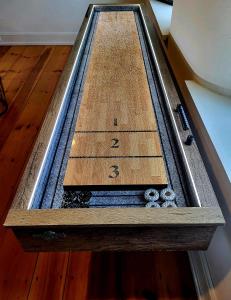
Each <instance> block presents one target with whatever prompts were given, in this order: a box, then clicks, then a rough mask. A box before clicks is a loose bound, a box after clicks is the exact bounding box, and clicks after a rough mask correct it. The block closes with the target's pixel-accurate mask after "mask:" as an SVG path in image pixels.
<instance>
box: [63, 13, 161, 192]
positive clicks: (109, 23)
mask: <svg viewBox="0 0 231 300" xmlns="http://www.w3.org/2000/svg"><path fill="white" fill-rule="evenodd" d="M92 43H93V47H92V51H91V56H90V60H89V65H88V70H87V75H86V79H85V83H84V89H83V96H82V102H81V105H80V111H79V116H78V119H77V122H76V132H75V135H74V138H73V141H72V147H71V151H70V157H69V160H68V165H67V170H66V175H65V179H64V187H74V186H90V185H155V184H157V185H166V184H167V176H166V170H165V165H164V160H163V156H162V155H163V154H162V149H161V145H160V138H159V133H158V128H157V123H156V118H155V114H154V110H153V104H152V99H151V94H150V90H149V85H148V80H147V75H146V70H145V66H144V62H143V57H142V50H141V46H140V41H139V35H138V31H137V27H136V21H135V16H134V13H133V12H131V11H130V12H129V11H119V12H101V13H100V14H99V18H98V23H97V26H96V30H95V35H94V39H93V42H92Z"/></svg>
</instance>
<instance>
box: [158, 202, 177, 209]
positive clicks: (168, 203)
mask: <svg viewBox="0 0 231 300" xmlns="http://www.w3.org/2000/svg"><path fill="white" fill-rule="evenodd" d="M161 207H163V208H171V207H173V208H175V207H177V205H176V204H175V202H174V201H165V202H164V203H163V204H162V205H161Z"/></svg>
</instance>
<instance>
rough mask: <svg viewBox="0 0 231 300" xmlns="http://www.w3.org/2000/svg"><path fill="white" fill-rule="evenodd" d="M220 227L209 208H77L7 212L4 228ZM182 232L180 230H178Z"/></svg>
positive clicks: (219, 220) (215, 212) (214, 211)
mask: <svg viewBox="0 0 231 300" xmlns="http://www.w3.org/2000/svg"><path fill="white" fill-rule="evenodd" d="M219 224H220V225H222V224H223V217H222V213H221V211H220V209H218V208H213V207H203V208H201V207H178V208H169V209H163V208H153V209H149V208H145V207H139V208H132V207H130V208H102V209H99V208H91V209H89V208H81V209H74V208H73V209H61V208H60V209H33V210H23V209H11V210H10V211H9V214H8V218H7V220H6V221H5V223H4V225H5V226H14V227H30V226H31V227H35V226H36V227H42V226H48V225H50V226H58V225H60V226H89V227H91V226H96V225H98V226H109V227H110V226H113V225H119V226H125V225H127V226H129V225H133V226H141V225H145V226H150V225H168V226H174V225H175V226H179V225H185V227H187V226H195V225H205V226H209V225H219ZM182 227H183V228H184V226H182Z"/></svg>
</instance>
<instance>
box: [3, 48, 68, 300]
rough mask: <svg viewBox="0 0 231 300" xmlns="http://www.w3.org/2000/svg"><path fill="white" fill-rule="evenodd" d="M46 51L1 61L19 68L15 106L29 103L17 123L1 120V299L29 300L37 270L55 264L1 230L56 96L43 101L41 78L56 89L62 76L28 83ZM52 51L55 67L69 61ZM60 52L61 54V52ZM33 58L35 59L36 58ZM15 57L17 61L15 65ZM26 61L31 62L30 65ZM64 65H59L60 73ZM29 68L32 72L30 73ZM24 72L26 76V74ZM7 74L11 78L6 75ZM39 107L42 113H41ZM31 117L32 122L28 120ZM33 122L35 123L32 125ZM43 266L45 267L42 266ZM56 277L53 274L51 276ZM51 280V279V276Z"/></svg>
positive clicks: (11, 52) (11, 89)
mask: <svg viewBox="0 0 231 300" xmlns="http://www.w3.org/2000/svg"><path fill="white" fill-rule="evenodd" d="M22 48H23V49H24V50H23V49H22ZM47 48H49V47H47V46H41V47H40V46H39V48H38V47H37V46H35V47H34V48H33V47H30V46H28V47H22V46H21V47H9V48H8V50H7V51H5V52H4V56H3V57H1V58H0V69H1V70H3V68H4V70H6V66H9V69H12V68H16V67H17V72H13V74H14V79H13V81H14V83H13V82H12V84H11V83H10V84H9V85H8V88H7V91H8V93H9V95H12V99H14V100H13V102H14V104H15V105H17V106H18V107H20V103H22V102H21V101H25V100H27V101H26V102H25V103H24V104H23V105H25V106H23V107H21V110H19V111H18V119H17V120H12V119H11V118H9V117H6V118H4V121H2V120H3V119H1V121H2V123H1V128H2V126H4V128H6V130H7V132H8V133H9V135H8V138H5V139H3V140H2V141H3V145H2V149H1V150H0V161H1V166H2V167H1V168H0V179H1V180H0V197H1V199H2V201H1V202H0V224H1V225H0V242H1V243H0V266H1V267H0V299H9V300H11V299H12V300H14V299H20V300H25V299H28V294H29V291H30V290H31V289H33V288H34V286H35V285H33V288H32V287H31V283H32V282H34V281H35V280H36V277H34V281H33V276H34V271H35V266H36V265H37V268H42V269H45V264H46V263H48V264H49V260H52V258H49V259H47V261H46V262H45V261H41V260H40V261H39V262H37V258H38V254H37V253H36V252H34V253H26V252H24V251H23V250H22V248H21V246H20V245H19V243H18V241H17V240H16V238H15V236H14V234H13V233H12V232H11V231H10V230H6V228H3V226H2V223H3V221H4V219H5V216H6V213H7V209H8V208H9V206H10V205H11V202H12V198H13V196H14V194H15V191H16V188H17V185H18V181H19V179H20V176H21V174H22V171H23V169H24V166H25V163H26V162H27V160H28V154H30V152H31V150H32V146H33V144H34V142H35V138H36V136H37V133H38V130H39V128H40V127H41V123H42V121H43V119H44V115H45V113H46V111H47V108H48V106H49V104H50V99H51V96H52V93H53V90H52V89H50V90H49V91H47V95H46V97H44V94H43V93H42V90H43V87H44V85H43V84H42V81H41V78H42V77H43V78H44V79H43V80H49V79H50V80H52V82H51V81H50V82H49V84H50V85H51V86H52V87H53V88H54V87H55V85H56V82H57V79H58V78H59V75H60V74H59V73H60V72H54V71H56V70H57V69H56V68H55V69H54V68H53V69H52V66H51V65H50V67H48V68H47V69H46V70H47V72H44V71H42V72H41V73H40V72H37V74H36V75H35V76H34V77H33V76H31V77H32V78H33V80H32V78H31V80H29V78H28V81H27V80H26V78H27V76H28V72H29V73H31V72H33V70H34V68H36V62H37V61H39V60H40V58H41V55H39V52H40V54H42V53H44V52H45V51H46V49H47ZM0 49H1V47H0ZM26 49H27V50H26ZM50 49H51V51H50V52H51V55H52V56H53V59H54V60H56V63H58V64H59V62H60V58H59V56H62V57H63V58H62V59H63V61H62V63H63V65H64V64H65V60H66V59H67V57H68V54H69V51H70V47H61V46H59V47H56V46H51V47H50ZM58 49H60V50H62V51H58ZM19 50H20V53H21V54H22V52H23V53H24V54H22V55H21V54H20V55H19V54H18V52H19ZM25 53H26V54H29V53H30V54H31V57H30V58H28V59H27V58H25V57H24V58H23V55H25ZM33 53H34V54H33ZM61 53H62V54H61ZM16 54H17V55H16ZM32 54H33V55H35V56H34V57H33V58H32V56H33V55H32ZM59 54H60V55H59ZM37 55H38V57H37ZM16 56H17V57H16ZM12 57H14V58H15V60H14V62H13V65H12ZM50 57H51V56H50V55H49V56H47V57H46V58H45V59H44V60H43V62H41V60H40V62H41V67H42V68H43V67H44V66H45V64H47V63H48V58H50ZM8 60H9V61H8ZM22 61H24V62H25V64H22V63H21V62H22ZM26 61H28V64H27V63H26ZM29 61H30V63H29ZM58 64H57V65H58ZM63 65H61V64H60V69H61V70H62V68H63ZM27 68H30V70H28V69H27ZM49 69H50V72H51V73H53V72H54V73H56V74H57V76H56V77H55V76H54V77H53V78H50V77H48V74H50V73H49V72H48V70H49ZM24 71H25V74H23V73H24ZM5 74H6V76H8V75H7V74H8V73H7V71H6V72H5ZM21 80H22V81H24V80H25V85H26V84H28V86H27V88H26V89H24V92H23V94H21V97H23V99H21V98H20V97H18V96H17V95H18V92H17V89H16V83H17V85H19V84H20V82H22V81H21ZM26 81H27V82H26ZM22 89H23V87H22ZM35 91H37V92H36V95H37V96H36V97H37V99H36V98H35V97H34V98H31V97H32V95H33V93H35ZM39 91H40V92H39ZM19 93H20V92H19ZM41 99H44V102H43V101H41ZM36 102H37V105H36ZM39 105H40V108H41V110H40V109H38V106H39ZM30 117H31V119H29V118H30ZM30 122H33V125H32V123H30ZM30 124H31V125H30ZM9 179H10V180H9ZM51 257H52V254H51ZM43 264H44V266H42V265H43ZM53 275H54V273H53V274H52V276H53ZM48 276H51V275H49V274H48ZM50 282H52V277H50ZM40 285H41V286H42V285H43V284H42V283H41V284H40ZM30 299H31V298H30ZM35 299H36V298H35ZM37 299H38V298H37ZM40 299H41V298H40ZM49 299H51V298H49ZM53 299H55V298H53Z"/></svg>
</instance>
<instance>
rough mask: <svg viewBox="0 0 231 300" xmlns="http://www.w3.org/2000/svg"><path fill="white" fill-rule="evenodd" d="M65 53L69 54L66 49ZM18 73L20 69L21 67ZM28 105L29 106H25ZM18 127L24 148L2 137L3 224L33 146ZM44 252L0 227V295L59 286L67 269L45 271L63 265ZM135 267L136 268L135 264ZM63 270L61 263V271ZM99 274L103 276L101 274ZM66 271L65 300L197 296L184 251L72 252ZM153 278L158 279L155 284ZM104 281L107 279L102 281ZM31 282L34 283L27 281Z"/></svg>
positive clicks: (11, 298) (31, 137) (0, 212)
mask: <svg viewBox="0 0 231 300" xmlns="http://www.w3.org/2000/svg"><path fill="white" fill-rule="evenodd" d="M3 48H4V51H3V52H4V55H5V53H6V52H7V51H8V50H9V49H11V53H14V52H15V49H17V47H7V51H6V49H5V47H3ZM1 49H2V47H0V53H2V50H1ZM44 50H45V47H44ZM67 55H68V53H66V56H67ZM5 59H6V58H5ZM1 64H2V60H0V68H1ZM20 72H21V73H23V72H24V68H23V65H22V68H21V70H20ZM41 76H43V74H41ZM39 84H40V83H39V82H38V85H39ZM9 89H10V88H9ZM9 92H10V90H9ZM12 95H13V93H12ZM38 97H39V96H38ZM16 101H17V100H16ZM27 106H28V104H26V107H27ZM48 106H49V102H48V103H46V108H48ZM29 110H30V111H31V112H32V113H33V112H34V111H35V107H32V106H30V109H29ZM44 114H45V113H44V112H43V115H38V114H37V115H35V116H34V119H36V120H37V122H38V123H37V127H39V126H40V125H41V122H42V120H43V118H44ZM20 115H21V113H20ZM8 125H9V126H11V124H10V122H8ZM14 128H15V125H14V126H11V130H13V129H14ZM22 130H23V131H25V132H26V133H27V135H26V141H27V142H26V145H25V139H20V140H19V141H18V144H17V147H18V149H20V148H21V147H22V146H23V145H24V147H26V148H24V150H23V151H15V149H14V148H15V143H14V142H13V139H12V138H10V136H11V132H10V133H9V138H8V139H7V140H5V141H4V144H5V145H4V148H5V147H6V148H7V149H8V150H7V152H5V155H4V157H5V159H6V160H7V163H6V164H5V167H4V168H1V169H0V177H1V178H4V177H5V178H10V180H5V179H4V185H1V189H0V193H1V202H0V203H1V204H0V216H1V224H2V223H3V220H4V218H5V215H6V211H7V208H9V206H10V204H11V201H12V197H13V195H14V193H15V190H16V188H17V185H18V181H19V178H20V175H21V173H22V171H23V168H24V165H25V163H26V161H27V159H28V153H30V152H31V150H32V149H31V145H33V142H34V140H35V135H34V133H33V132H34V128H26V127H23V128H22ZM0 153H1V150H0ZM6 170H7V172H6ZM0 184H1V182H0ZM118 255H119V256H118ZM48 256H49V257H47V256H46V259H45V256H43V258H42V259H39V261H38V262H37V257H38V255H37V253H26V252H24V251H23V250H22V248H21V247H20V245H19V243H18V241H17V240H16V238H15V236H14V235H13V233H12V232H11V231H10V230H6V228H3V227H2V226H0V266H1V268H0V299H9V300H15V299H20V300H26V299H28V295H30V299H33V297H32V295H36V291H38V289H39V288H40V287H41V289H42V288H43V287H44V286H46V285H47V282H48V283H51V284H52V286H54V285H55V286H56V287H57V283H58V282H59V280H58V276H59V275H60V276H65V274H64V273H65V272H66V271H65V269H63V273H62V272H61V273H60V271H59V272H58V273H57V268H54V269H53V271H52V272H51V271H46V270H48V268H47V267H46V265H47V264H48V265H49V266H52V264H53V265H54V264H56V263H57V264H58V265H59V266H60V265H62V262H59V259H60V256H59V255H56V254H54V253H50V255H48ZM61 260H62V258H61ZM52 261H53V263H52ZM54 262H55V263H54ZM134 262H135V263H134ZM152 262H153V263H152ZM40 264H41V265H40ZM133 266H136V267H135V268H133ZM35 268H36V273H35ZM132 268H133V269H132ZM61 269H62V268H61ZM61 269H60V267H59V270H61ZM39 270H44V272H45V273H43V271H42V272H41V273H39V272H38V271H39ZM99 272H100V274H101V276H99ZM34 274H38V275H39V278H38V282H39V285H36V284H35V282H36V276H35V275H34ZM66 274H67V275H66V283H65V288H64V291H63V294H64V299H65V300H66V299H70V298H71V299H78V300H82V299H89V300H92V299H102V297H101V296H102V295H106V296H107V295H109V296H110V299H119V298H121V297H122V296H121V295H125V296H126V297H130V298H132V299H135V300H138V299H140V297H141V295H143V292H144V290H146V292H149V294H150V293H152V294H154V295H157V299H161V297H163V295H164V297H165V298H166V299H169V300H170V299H173V297H175V298H176V299H178V300H195V299H197V297H196V294H195V288H194V285H193V280H192V276H191V271H190V266H189V262H188V258H187V254H186V253H184V252H181V253H180V252H178V253H177V252H172V253H170V252H168V253H155V252H151V253H147V252H145V253H139V254H136V253H134V252H133V253H127V254H126V253H123V254H120V253H119V254H116V253H105V252H104V253H97V254H94V253H92V252H76V253H71V254H70V259H69V262H68V271H67V273H66ZM123 274H124V275H123ZM149 274H152V276H149ZM43 275H44V276H43ZM154 276H155V277H157V278H158V282H157V281H156V280H155V278H154ZM53 277H55V278H56V279H57V280H55V282H54V283H53V282H52V280H53ZM115 278H120V281H119V287H120V286H121V289H120V294H119V292H118V279H117V281H115ZM42 279H43V280H44V282H43V280H42ZM105 280H108V281H107V282H111V283H110V284H109V285H108V284H107V285H105ZM32 282H33V285H31V283H32ZM147 282H148V283H147ZM53 284H54V285H53ZM147 288H148V291H147ZM33 289H35V291H34V290H33ZM118 295H119V296H118ZM108 298H109V297H108ZM35 299H36V297H35ZM56 299H57V298H52V296H50V298H49V300H56ZM144 299H145V298H144Z"/></svg>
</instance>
